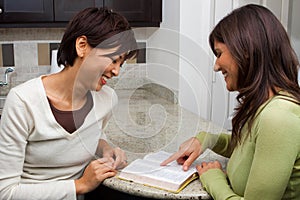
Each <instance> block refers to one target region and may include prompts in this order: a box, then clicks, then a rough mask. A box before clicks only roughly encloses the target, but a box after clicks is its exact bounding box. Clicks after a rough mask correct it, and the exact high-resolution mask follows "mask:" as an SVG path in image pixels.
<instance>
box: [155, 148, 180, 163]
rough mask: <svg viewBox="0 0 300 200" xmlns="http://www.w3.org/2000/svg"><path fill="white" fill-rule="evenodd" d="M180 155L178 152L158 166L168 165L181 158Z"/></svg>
mask: <svg viewBox="0 0 300 200" xmlns="http://www.w3.org/2000/svg"><path fill="white" fill-rule="evenodd" d="M181 154H182V152H179V151H178V152H176V153H174V154H172V155H171V156H170V157H169V158H167V159H166V160H164V161H163V162H162V163H161V164H160V165H161V166H165V165H167V164H169V163H170V162H172V161H174V160H177V159H179V158H180V157H181Z"/></svg>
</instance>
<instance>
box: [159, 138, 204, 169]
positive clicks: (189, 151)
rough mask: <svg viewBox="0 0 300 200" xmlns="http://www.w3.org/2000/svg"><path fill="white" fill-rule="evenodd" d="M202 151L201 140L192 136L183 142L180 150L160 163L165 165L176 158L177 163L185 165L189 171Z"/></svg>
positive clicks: (184, 167)
mask: <svg viewBox="0 0 300 200" xmlns="http://www.w3.org/2000/svg"><path fill="white" fill-rule="evenodd" d="M201 153H202V149H201V144H200V142H199V140H198V139H197V138H195V137H192V138H190V139H188V140H186V141H185V142H184V143H182V144H181V145H180V147H179V151H177V152H176V153H174V154H173V155H171V156H170V157H169V158H168V159H166V160H165V161H163V162H162V163H161V164H160V165H162V166H164V165H167V164H168V163H170V162H172V161H174V160H176V161H177V163H179V164H181V165H183V167H182V168H183V170H184V171H187V170H188V169H189V167H190V166H191V164H192V163H193V162H194V161H195V160H196V159H197V158H198V157H199V155H200V154H201Z"/></svg>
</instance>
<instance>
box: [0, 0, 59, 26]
mask: <svg viewBox="0 0 300 200" xmlns="http://www.w3.org/2000/svg"><path fill="white" fill-rule="evenodd" d="M51 21H53V0H27V1H20V0H0V23H19V22H51Z"/></svg>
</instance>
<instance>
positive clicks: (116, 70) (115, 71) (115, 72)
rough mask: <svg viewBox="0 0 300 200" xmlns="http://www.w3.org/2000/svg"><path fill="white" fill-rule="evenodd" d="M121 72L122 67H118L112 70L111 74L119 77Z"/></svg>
mask: <svg viewBox="0 0 300 200" xmlns="http://www.w3.org/2000/svg"><path fill="white" fill-rule="evenodd" d="M119 72H120V66H118V65H116V66H115V67H114V68H113V69H112V70H111V73H112V74H113V75H114V76H118V75H119Z"/></svg>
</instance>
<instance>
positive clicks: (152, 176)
mask: <svg viewBox="0 0 300 200" xmlns="http://www.w3.org/2000/svg"><path fill="white" fill-rule="evenodd" d="M170 155H172V154H171V153H168V152H165V151H159V152H156V153H150V154H147V155H146V156H145V157H144V158H143V159H137V160H135V161H133V162H132V163H130V164H129V165H128V166H127V167H125V168H124V169H122V170H121V172H120V173H119V175H118V178H120V179H123V180H128V181H133V182H136V183H141V184H144V185H147V186H151V187H155V188H159V189H163V190H167V191H169V192H173V193H178V192H180V191H181V190H182V189H183V188H184V187H185V186H186V185H188V184H189V183H190V182H191V181H193V180H195V179H196V178H198V173H197V170H196V168H195V166H194V165H192V166H191V167H190V168H189V170H188V171H183V170H182V165H179V164H178V163H177V162H176V161H173V162H171V163H169V164H168V165H166V166H160V163H161V162H162V161H164V160H165V159H167V158H168V157H169V156H170Z"/></svg>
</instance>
